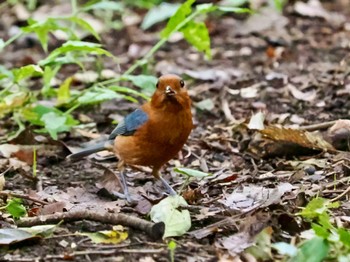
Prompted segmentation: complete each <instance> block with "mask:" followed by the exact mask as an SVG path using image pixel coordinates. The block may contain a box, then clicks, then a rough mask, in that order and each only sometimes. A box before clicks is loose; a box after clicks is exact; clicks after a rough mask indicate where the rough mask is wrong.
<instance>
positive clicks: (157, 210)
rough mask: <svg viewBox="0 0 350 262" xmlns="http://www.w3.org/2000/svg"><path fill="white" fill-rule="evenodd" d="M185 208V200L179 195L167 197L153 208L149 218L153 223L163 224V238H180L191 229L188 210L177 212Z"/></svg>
mask: <svg viewBox="0 0 350 262" xmlns="http://www.w3.org/2000/svg"><path fill="white" fill-rule="evenodd" d="M183 206H187V203H186V201H185V199H184V198H183V197H181V196H179V195H176V196H169V197H167V198H165V199H163V200H162V201H160V202H159V203H158V204H157V205H155V206H153V207H152V209H151V212H150V216H151V219H152V221H153V222H156V223H157V222H164V224H165V232H164V236H163V238H166V237H170V236H182V235H183V234H185V233H186V232H187V231H188V230H189V229H190V228H191V217H190V212H189V211H188V210H178V208H179V207H183Z"/></svg>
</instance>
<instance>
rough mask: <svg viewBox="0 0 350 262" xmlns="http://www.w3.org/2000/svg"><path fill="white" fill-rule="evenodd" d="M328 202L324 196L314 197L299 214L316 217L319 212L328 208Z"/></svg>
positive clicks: (309, 217)
mask: <svg viewBox="0 0 350 262" xmlns="http://www.w3.org/2000/svg"><path fill="white" fill-rule="evenodd" d="M329 203H330V202H329V201H328V200H326V199H324V198H321V197H319V198H314V199H312V200H311V201H310V202H309V203H308V204H307V206H306V207H305V208H304V209H303V210H302V211H301V212H300V215H301V216H303V217H304V218H308V219H314V218H317V217H319V215H320V214H322V213H324V212H326V211H327V210H328V205H329Z"/></svg>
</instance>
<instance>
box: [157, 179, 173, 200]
mask: <svg viewBox="0 0 350 262" xmlns="http://www.w3.org/2000/svg"><path fill="white" fill-rule="evenodd" d="M159 179H160V181H162V183H163V186H164V187H165V188H166V190H167V191H168V193H169V195H171V196H176V195H177V193H176V191H175V190H174V189H173V188H172V187H171V186H170V185H169V184H168V182H167V181H166V180H165V179H164V178H162V176H159Z"/></svg>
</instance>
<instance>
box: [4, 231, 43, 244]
mask: <svg viewBox="0 0 350 262" xmlns="http://www.w3.org/2000/svg"><path fill="white" fill-rule="evenodd" d="M39 238H40V237H39V236H33V235H32V234H30V233H28V232H27V231H24V230H21V229H17V228H0V245H10V244H14V243H18V242H21V241H25V240H35V239H39Z"/></svg>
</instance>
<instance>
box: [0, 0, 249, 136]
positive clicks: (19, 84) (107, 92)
mask: <svg viewBox="0 0 350 262" xmlns="http://www.w3.org/2000/svg"><path fill="white" fill-rule="evenodd" d="M17 2H18V1H9V3H10V4H16V3H17ZM158 3H159V1H136V2H135V1H126V2H123V3H119V2H114V1H89V2H88V3H87V4H85V5H83V6H78V5H77V1H75V0H72V1H71V5H72V13H71V14H69V15H64V16H58V17H49V18H47V19H46V20H44V21H36V20H34V19H31V18H30V19H28V21H27V23H28V25H27V26H24V27H21V30H20V32H19V33H18V34H16V35H14V36H13V37H11V38H10V39H9V40H7V41H4V40H2V39H0V51H1V50H2V51H4V50H5V48H6V47H7V46H9V45H11V44H12V43H13V42H14V41H15V40H17V39H19V38H21V37H24V36H26V35H29V34H35V35H36V36H37V38H38V40H39V42H40V44H41V46H42V48H43V50H44V52H45V53H46V54H47V55H46V57H45V58H44V59H42V60H40V61H39V62H38V63H37V64H30V65H26V66H23V67H20V68H5V67H3V66H2V67H0V87H1V91H0V116H1V117H11V118H12V120H13V122H14V123H16V125H17V130H16V131H14V132H13V133H11V134H9V135H8V136H7V137H5V138H1V140H2V141H5V140H10V139H12V138H13V137H15V136H16V135H17V134H19V133H20V132H21V131H22V130H23V129H24V128H25V126H27V125H28V124H30V125H32V126H34V127H35V128H36V129H35V131H36V132H39V133H48V134H49V135H50V136H51V137H52V138H53V139H57V138H58V134H59V133H60V132H65V131H69V130H70V129H71V128H72V127H75V126H78V125H79V121H78V120H76V119H75V118H74V117H73V115H72V112H73V111H74V110H76V109H77V108H79V107H82V106H86V105H92V104H98V103H101V102H103V101H105V100H110V99H113V98H119V99H128V100H130V101H132V102H137V99H135V97H136V98H137V97H140V98H143V99H148V96H149V95H150V94H151V93H152V91H153V88H154V86H155V83H156V78H155V77H154V76H150V75H148V72H149V71H148V68H147V65H148V63H149V62H150V60H151V58H152V57H153V55H154V54H155V53H156V52H157V51H158V50H159V48H160V47H161V46H163V45H164V44H165V43H166V42H167V41H168V40H169V38H170V37H171V36H172V34H173V33H175V32H182V33H183V35H184V38H185V39H186V40H187V42H188V43H189V44H191V45H192V46H194V47H195V48H196V49H197V50H198V51H200V52H203V53H204V54H205V56H206V57H207V58H208V59H210V57H211V50H210V37H209V33H208V30H207V27H206V25H205V24H204V22H202V21H201V20H200V21H197V19H201V17H202V16H203V15H205V14H207V13H210V12H213V11H217V10H221V11H224V12H248V11H249V10H247V9H244V8H237V7H233V8H227V7H225V8H224V7H220V6H216V5H213V4H200V5H197V6H196V7H195V8H193V7H192V5H193V3H194V0H188V1H186V2H185V3H183V4H182V5H181V6H180V7H178V8H177V7H176V8H177V11H176V12H175V13H174V14H173V15H172V16H171V17H170V19H169V21H168V23H167V25H166V27H165V28H164V29H163V30H162V32H161V33H160V40H159V41H158V42H157V43H156V44H155V45H154V46H153V47H152V48H151V49H150V50H149V51H148V52H147V53H146V55H145V56H144V57H143V58H142V59H139V60H137V61H135V63H134V64H132V65H131V66H130V67H129V68H128V69H127V70H126V71H125V72H124V73H123V74H122V75H120V76H118V77H114V78H112V79H107V80H106V79H103V78H102V76H101V68H100V67H101V66H100V62H99V61H101V60H102V59H104V57H109V58H112V59H113V61H115V62H116V63H117V61H118V58H117V57H115V56H114V55H113V54H112V53H111V52H109V51H107V50H105V49H104V48H103V45H102V44H98V43H92V42H87V41H83V40H82V39H79V37H78V33H77V30H78V29H79V30H84V31H86V32H88V33H89V34H91V35H92V36H94V38H95V39H96V40H97V41H101V38H100V36H99V35H98V33H97V32H96V31H95V30H94V28H93V26H91V25H90V24H89V23H88V22H86V21H85V20H84V19H82V18H81V15H82V14H83V13H87V12H90V13H91V12H92V13H93V14H95V15H96V16H103V17H107V18H108V19H109V22H107V21H105V22H106V24H107V25H108V26H110V28H115V27H114V26H113V25H112V24H113V23H112V15H113V12H122V11H124V10H125V9H126V8H127V6H128V5H130V4H133V5H137V6H138V7H140V8H151V7H153V6H154V5H155V4H158ZM26 4H27V7H28V9H29V10H33V7H35V6H36V4H37V3H36V1H27V2H26ZM174 11H175V10H174ZM111 12H112V13H111ZM102 14H103V15H102ZM166 18H167V17H166V16H165V17H163V19H166ZM155 22H159V21H154V20H153V22H151V23H155ZM151 25H152V24H151ZM148 26H150V24H149V25H148ZM56 30H60V31H62V32H64V33H65V34H66V35H67V41H66V42H65V43H63V44H62V45H61V46H60V47H58V48H56V49H54V50H52V51H50V52H49V50H48V43H49V34H50V33H53V32H55V31H56ZM68 64H76V65H78V66H79V68H80V70H82V71H86V68H87V67H89V68H92V69H93V70H94V71H96V72H97V73H98V78H97V81H95V82H94V83H92V84H91V85H90V86H86V88H85V89H83V90H77V89H73V88H72V76H69V77H67V78H66V79H64V80H63V81H62V84H60V85H59V86H55V85H54V84H53V83H52V82H53V79H54V78H55V77H56V76H57V75H58V74H59V72H60V70H61V69H62V68H63V67H65V66H66V65H68ZM116 67H117V65H116ZM140 67H142V71H143V72H144V73H143V74H137V75H132V74H133V73H134V72H135V70H136V69H138V68H140ZM126 81H130V82H132V84H134V85H135V86H137V87H138V88H140V89H139V90H134V89H132V88H129V87H127V86H124V85H122V83H125V82H126ZM38 82H39V84H38ZM34 83H35V85H36V86H37V85H39V86H40V89H39V90H33V85H34ZM43 101H49V104H52V105H53V106H52V107H50V106H46V105H43V104H44V103H42V102H43ZM46 104H47V103H46Z"/></svg>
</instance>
